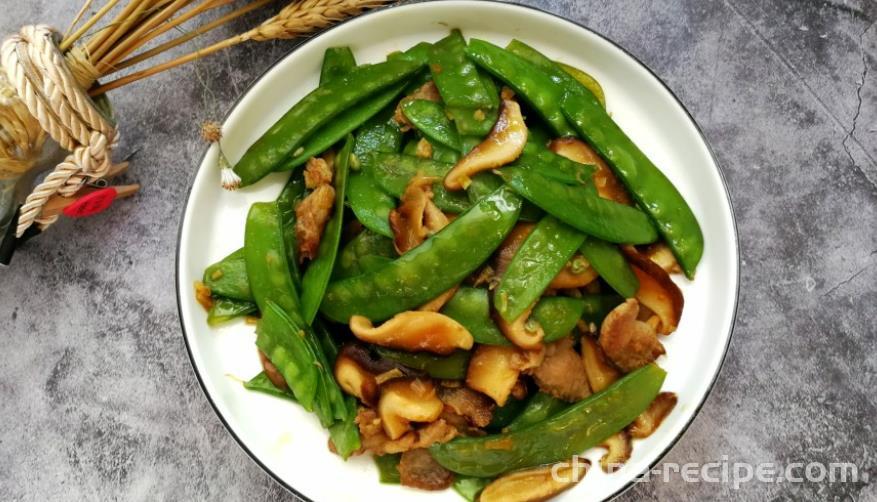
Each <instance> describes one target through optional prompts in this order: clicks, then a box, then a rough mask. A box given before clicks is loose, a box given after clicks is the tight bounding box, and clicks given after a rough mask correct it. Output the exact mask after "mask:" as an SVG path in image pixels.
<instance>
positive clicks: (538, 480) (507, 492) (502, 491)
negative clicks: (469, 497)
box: [478, 458, 591, 502]
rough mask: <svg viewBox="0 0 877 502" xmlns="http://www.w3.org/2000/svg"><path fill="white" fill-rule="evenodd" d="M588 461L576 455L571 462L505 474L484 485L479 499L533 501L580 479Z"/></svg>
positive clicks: (565, 487) (559, 490) (549, 496)
mask: <svg viewBox="0 0 877 502" xmlns="http://www.w3.org/2000/svg"><path fill="white" fill-rule="evenodd" d="M590 467H591V462H590V461H589V460H587V459H581V458H577V459H575V460H574V461H572V462H564V463H561V464H555V465H545V466H542V467H536V468H534V469H527V470H523V471H516V472H512V473H509V474H505V475H503V476H501V477H499V478H497V479H496V480H495V481H493V482H492V483H490V484H489V485H487V486H486V487H485V488H484V490H483V491H482V492H481V496H480V497H479V498H478V500H479V502H536V501H541V500H548V499H550V498H551V497H554V496H555V495H557V494H559V493H561V492H563V491H564V490H569V489H570V488H572V487H573V486H575V485H576V484H577V483H578V482H579V481H581V480H582V479H583V478H584V477H585V474H587V472H588V469H589V468H590Z"/></svg>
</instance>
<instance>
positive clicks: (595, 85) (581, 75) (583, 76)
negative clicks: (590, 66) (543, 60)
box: [554, 61, 606, 108]
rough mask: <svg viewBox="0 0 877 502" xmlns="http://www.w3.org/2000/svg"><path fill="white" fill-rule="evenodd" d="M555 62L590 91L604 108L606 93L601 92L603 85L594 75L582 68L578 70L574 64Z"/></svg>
mask: <svg viewBox="0 0 877 502" xmlns="http://www.w3.org/2000/svg"><path fill="white" fill-rule="evenodd" d="M554 63H555V64H557V66H559V67H560V69H561V70H563V71H565V72H567V73H569V74H570V75H572V77H573V78H574V79H576V80H578V81H579V83H580V84H582V85H583V86H584V87H585V88H586V89H587V90H589V91H591V94H593V95H594V97H595V98H597V101H599V102H600V106H602V107H603V108H606V94H605V93H604V92H603V86H601V85H600V82H598V81H597V79H595V78H594V77H592V76H591V75H590V74H589V73H588V72H586V71H584V70H580V69H579V68H576V67H575V66H570V65H568V64H566V63H561V62H560V61H555V62H554Z"/></svg>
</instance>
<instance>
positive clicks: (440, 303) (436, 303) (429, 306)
mask: <svg viewBox="0 0 877 502" xmlns="http://www.w3.org/2000/svg"><path fill="white" fill-rule="evenodd" d="M458 289H460V285H459V284H457V285H456V286H454V287H453V288H451V289H449V290H447V291H445V292H444V293H442V294H440V295H438V296H436V297H435V298H433V299H432V300H430V301H428V302H426V303H424V304H423V305H421V306H419V307H417V310H421V311H424V312H438V311H439V310H441V309H442V307H444V306H445V304H446V303H448V301H450V299H451V298H452V297H453V296H454V294H456V293H457V290H458Z"/></svg>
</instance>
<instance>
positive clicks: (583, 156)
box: [548, 138, 631, 205]
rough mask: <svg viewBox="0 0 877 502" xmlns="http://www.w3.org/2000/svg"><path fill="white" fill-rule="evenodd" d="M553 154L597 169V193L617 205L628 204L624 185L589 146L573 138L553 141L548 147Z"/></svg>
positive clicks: (595, 181) (595, 180) (595, 182)
mask: <svg viewBox="0 0 877 502" xmlns="http://www.w3.org/2000/svg"><path fill="white" fill-rule="evenodd" d="M548 148H550V149H551V151H553V152H554V153H556V154H558V155H561V156H563V157H566V158H568V159H570V160H572V161H574V162H578V163H580V164H591V165H593V166H596V167H597V170H596V171H595V172H594V176H593V178H594V186H595V187H596V188H597V193H598V194H599V195H600V197H603V198H604V199H609V200H614V201H615V202H618V203H619V204H628V205H629V204H630V203H631V201H630V195H628V193H627V190H625V189H624V185H622V184H621V182H620V181H618V178H617V177H615V173H614V172H612V169H610V168H609V166H608V165H607V164H606V161H604V160H603V158H602V157H600V155H599V154H597V152H595V151H594V150H593V149H592V148H591V147H590V146H588V145H587V144H586V143H584V142H582V141H581V140H578V139H575V138H560V139H555V140H553V141H552V142H551V144H549V145H548Z"/></svg>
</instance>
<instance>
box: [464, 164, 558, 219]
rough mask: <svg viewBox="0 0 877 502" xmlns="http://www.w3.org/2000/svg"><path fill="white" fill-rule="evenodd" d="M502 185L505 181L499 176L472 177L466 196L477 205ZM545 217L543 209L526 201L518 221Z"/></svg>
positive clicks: (479, 174) (485, 173) (486, 174)
mask: <svg viewBox="0 0 877 502" xmlns="http://www.w3.org/2000/svg"><path fill="white" fill-rule="evenodd" d="M502 185H503V181H502V178H500V177H499V176H497V175H495V174H493V173H488V172H481V173H478V174H476V175H475V176H473V177H472V180H471V183H470V184H469V188H467V189H466V195H467V196H468V197H469V202H470V203H472V204H475V203H476V202H478V201H479V200H481V198H482V197H484V196H485V195H490V194H491V193H493V192H494V191H495V190H496V189H497V188H499V187H501V186H502ZM543 216H545V213H544V212H543V211H542V210H541V209H539V208H538V207H536V206H534V205H533V204H532V203H531V202H530V201H528V200H525V201H523V204H522V205H521V214H520V216H518V219H520V220H521V221H539V220H541V219H542V217H543Z"/></svg>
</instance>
